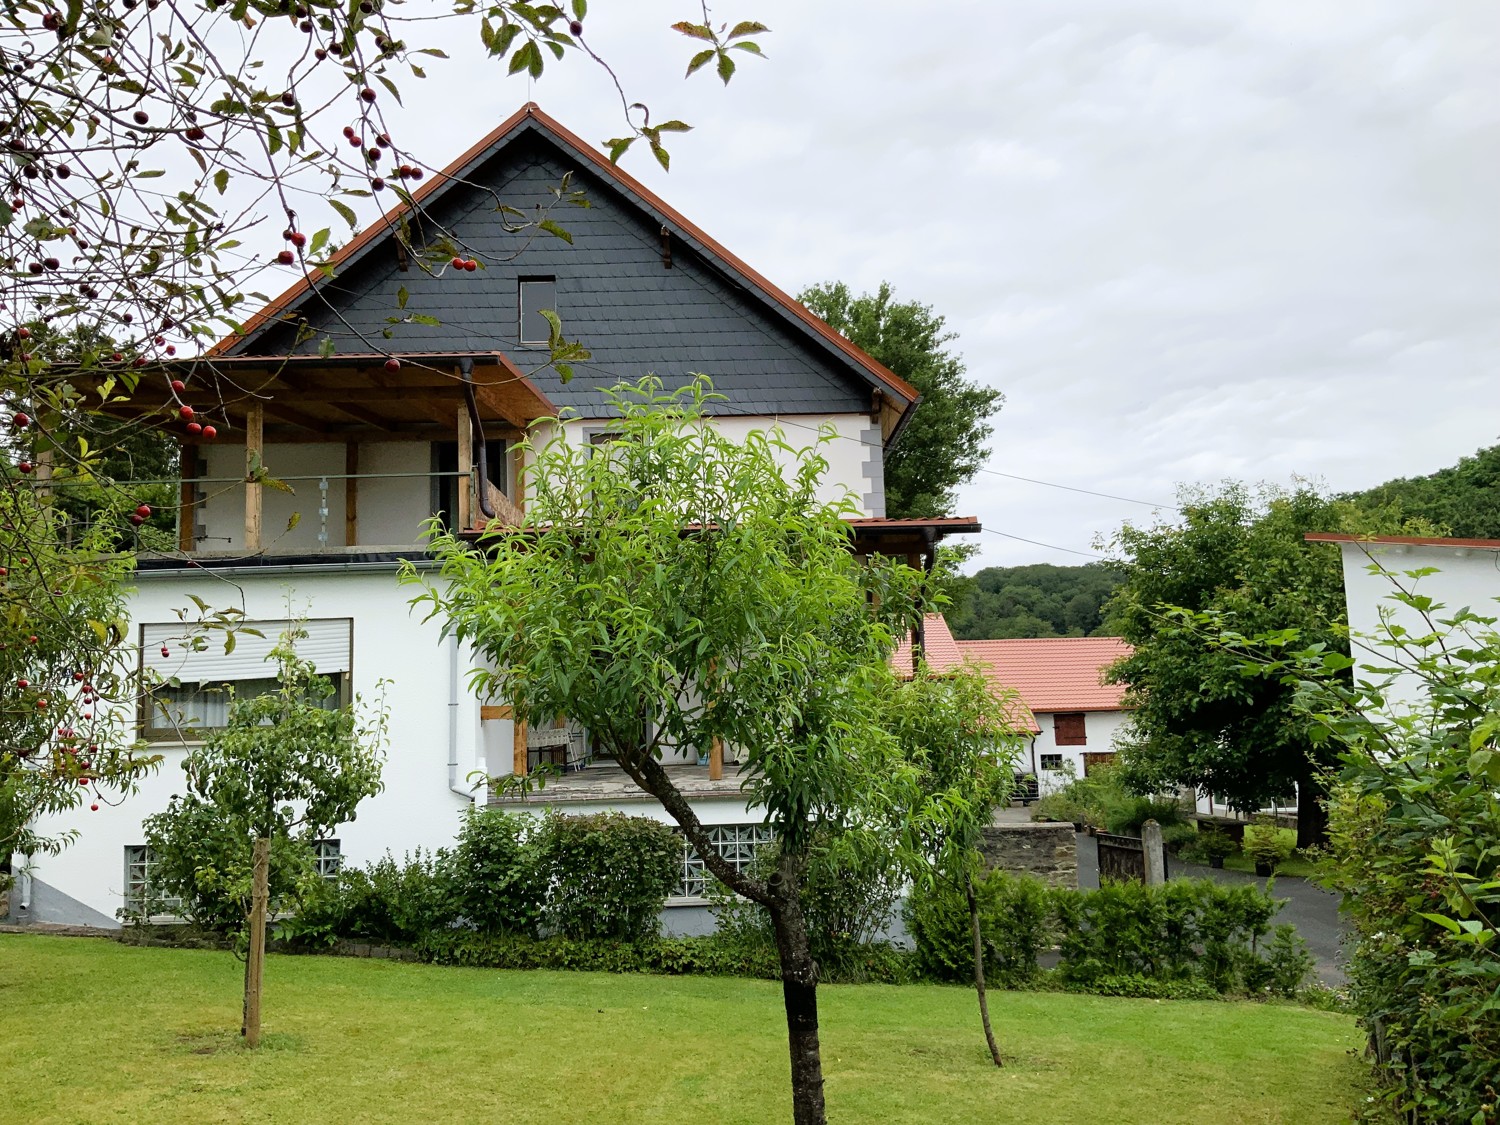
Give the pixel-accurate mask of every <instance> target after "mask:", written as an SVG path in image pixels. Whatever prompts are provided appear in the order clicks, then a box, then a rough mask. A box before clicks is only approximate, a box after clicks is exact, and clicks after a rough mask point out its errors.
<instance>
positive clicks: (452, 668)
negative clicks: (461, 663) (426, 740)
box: [448, 637, 479, 803]
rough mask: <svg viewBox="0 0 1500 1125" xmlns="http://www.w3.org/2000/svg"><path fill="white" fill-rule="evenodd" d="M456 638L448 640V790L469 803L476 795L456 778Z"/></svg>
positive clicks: (460, 779)
mask: <svg viewBox="0 0 1500 1125" xmlns="http://www.w3.org/2000/svg"><path fill="white" fill-rule="evenodd" d="M458 701H459V694H458V638H457V637H449V638H448V788H449V789H451V790H452V791H453V792H455V793H457V794H458V795H459V796H460V797H464V798H466V799H468V800H469V801H473V802H475V803H477V802H478V800H479V796H478V794H477V793H476V792H475V791H474V790H472V789H470V788H469V785H468V782H467V781H466V780H464V779H462V778H460V777H459V776H458Z"/></svg>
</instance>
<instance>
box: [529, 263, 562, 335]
mask: <svg viewBox="0 0 1500 1125" xmlns="http://www.w3.org/2000/svg"><path fill="white" fill-rule="evenodd" d="M520 308H521V324H520V339H521V343H523V344H546V343H549V342H550V341H551V339H552V328H551V326H550V325H549V324H548V323H547V318H546V317H544V316H543V315H542V310H543V309H547V310H548V311H550V312H556V311H557V278H555V277H523V278H521V279H520Z"/></svg>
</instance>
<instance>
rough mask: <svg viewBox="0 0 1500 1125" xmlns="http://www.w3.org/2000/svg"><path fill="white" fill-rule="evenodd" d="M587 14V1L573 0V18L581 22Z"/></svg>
mask: <svg viewBox="0 0 1500 1125" xmlns="http://www.w3.org/2000/svg"><path fill="white" fill-rule="evenodd" d="M588 14H589V0H573V18H574V19H575V20H582V19H584V18H586V17H587V16H588Z"/></svg>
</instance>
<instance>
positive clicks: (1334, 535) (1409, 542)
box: [1302, 531, 1500, 551]
mask: <svg viewBox="0 0 1500 1125" xmlns="http://www.w3.org/2000/svg"><path fill="white" fill-rule="evenodd" d="M1302 538H1303V539H1305V540H1307V541H1308V542H1309V543H1382V544H1389V545H1391V546H1407V547H1453V548H1460V547H1477V548H1478V549H1479V550H1482V551H1500V539H1443V538H1440V537H1434V536H1426V535H1349V534H1346V533H1344V532H1341V531H1309V532H1308V533H1307V534H1306V535H1304V536H1303V537H1302Z"/></svg>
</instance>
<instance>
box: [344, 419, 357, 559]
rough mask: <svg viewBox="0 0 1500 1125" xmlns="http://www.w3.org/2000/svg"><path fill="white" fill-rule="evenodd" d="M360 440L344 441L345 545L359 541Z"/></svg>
mask: <svg viewBox="0 0 1500 1125" xmlns="http://www.w3.org/2000/svg"><path fill="white" fill-rule="evenodd" d="M358 473H359V442H357V441H346V442H345V443H344V546H346V547H353V546H356V545H358V543H359V478H358V475H357V474H358Z"/></svg>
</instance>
